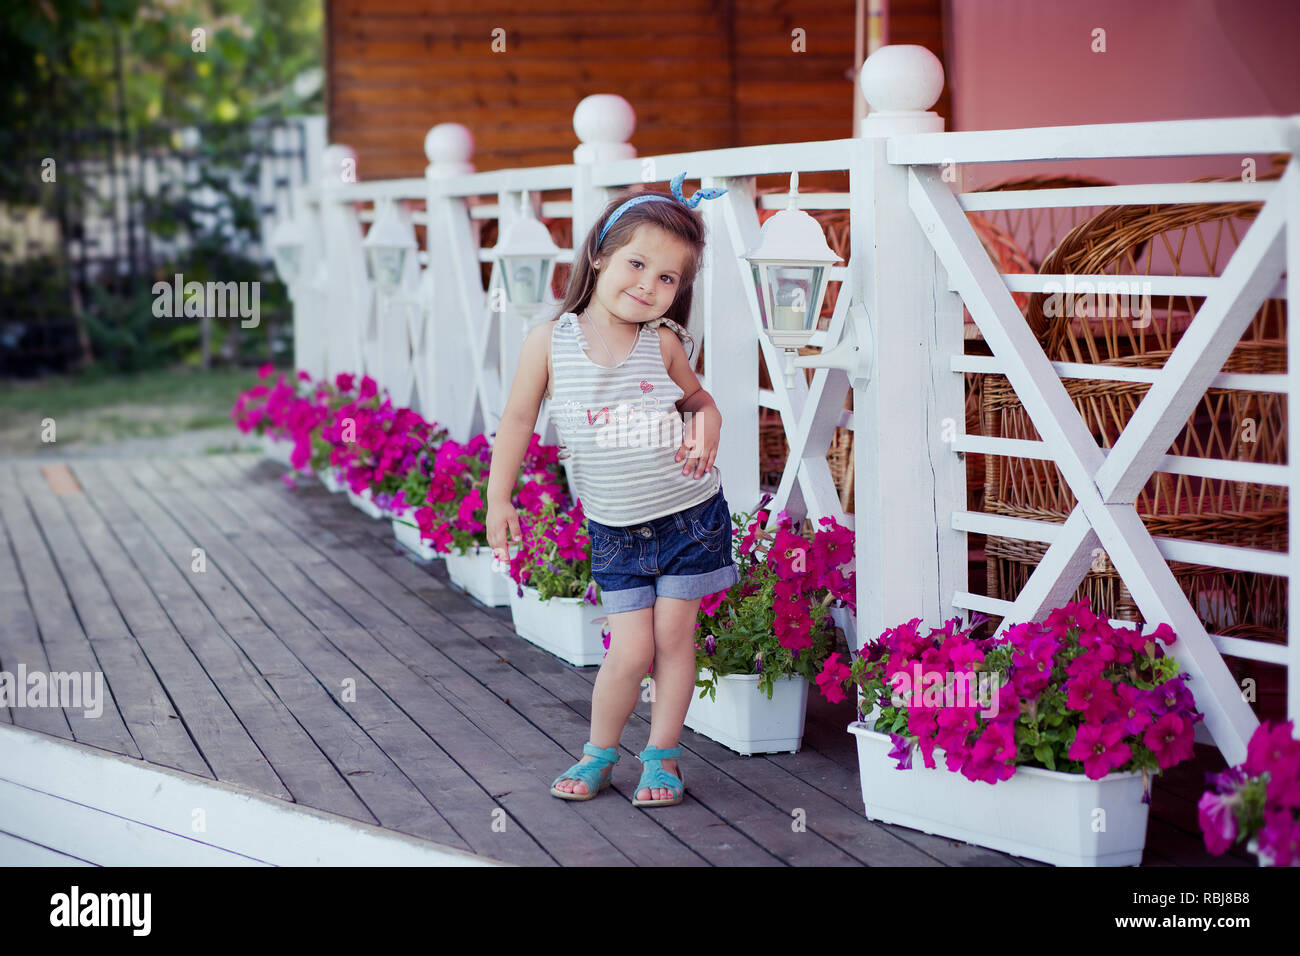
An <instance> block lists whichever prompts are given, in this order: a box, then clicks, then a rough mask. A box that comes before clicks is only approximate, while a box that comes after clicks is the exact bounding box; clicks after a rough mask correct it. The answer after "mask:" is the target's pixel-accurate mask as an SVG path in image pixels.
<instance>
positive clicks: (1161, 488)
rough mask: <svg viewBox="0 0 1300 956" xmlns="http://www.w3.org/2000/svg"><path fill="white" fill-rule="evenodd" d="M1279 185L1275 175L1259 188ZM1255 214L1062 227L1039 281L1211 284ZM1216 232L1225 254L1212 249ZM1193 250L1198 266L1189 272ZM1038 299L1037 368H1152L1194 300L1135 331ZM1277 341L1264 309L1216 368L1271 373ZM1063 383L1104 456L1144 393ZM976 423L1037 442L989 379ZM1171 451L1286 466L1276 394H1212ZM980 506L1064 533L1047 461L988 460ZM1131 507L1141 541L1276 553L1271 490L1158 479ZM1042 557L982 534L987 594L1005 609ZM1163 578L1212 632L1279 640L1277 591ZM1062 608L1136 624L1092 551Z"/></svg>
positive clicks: (1117, 218)
mask: <svg viewBox="0 0 1300 956" xmlns="http://www.w3.org/2000/svg"><path fill="white" fill-rule="evenodd" d="M1279 174H1280V171H1274V172H1273V173H1272V174H1270V175H1266V176H1261V177H1260V178H1261V179H1270V178H1276V177H1277V176H1278V175H1279ZM1226 178H1227V179H1231V178H1234V177H1226ZM1197 181H1198V182H1207V181H1216V179H1215V178H1213V177H1206V178H1204V179H1201V180H1197ZM1259 208H1260V204H1259V203H1204V204H1196V205H1156V206H1117V207H1108V208H1107V209H1105V210H1103V211H1102V212H1101V213H1099V214H1098V215H1096V216H1094V217H1093V218H1091V219H1089V220H1088V221H1087V222H1084V223H1082V224H1081V225H1079V226H1078V227H1076V228H1075V229H1073V230H1071V232H1070V233H1069V234H1068V235H1067V236H1066V237H1065V238H1064V239H1063V240H1062V241H1061V243H1060V244H1059V245H1058V246H1057V247H1056V249H1055V250H1053V252H1052V253H1051V254H1050V255H1049V256H1048V257H1047V258H1046V260H1045V261H1044V262H1043V264H1042V267H1041V270H1040V271H1041V272H1042V273H1045V274H1067V273H1068V274H1093V275H1096V274H1102V273H1112V274H1126V275H1142V274H1147V275H1151V274H1164V272H1163V269H1165V268H1171V269H1172V274H1175V275H1218V274H1219V272H1220V270H1221V268H1222V266H1223V264H1224V261H1226V260H1227V259H1228V258H1229V256H1230V254H1231V251H1232V249H1233V248H1235V245H1236V240H1237V239H1238V237H1239V235H1240V232H1241V231H1244V230H1242V229H1239V228H1238V226H1239V222H1238V221H1239V220H1244V221H1247V223H1248V221H1249V220H1252V219H1253V218H1254V217H1255V215H1256V214H1257V213H1258V211H1259ZM1207 233H1210V234H1211V235H1208V236H1207ZM1229 235H1230V236H1231V237H1232V240H1233V242H1232V244H1231V245H1228V244H1227V243H1226V242H1225V241H1224V240H1225V239H1226V238H1227V236H1229ZM1189 240H1190V241H1189ZM1198 251H1199V252H1200V253H1201V254H1202V255H1201V259H1202V260H1203V261H1200V262H1197V261H1196V253H1197V252H1198ZM1160 253H1164V254H1165V255H1167V256H1168V259H1169V264H1168V266H1166V265H1165V264H1163V263H1161V265H1160V268H1158V269H1154V270H1153V269H1152V264H1153V258H1154V257H1156V256H1157V255H1158V254H1160ZM1220 260H1223V261H1220ZM1046 301H1047V296H1046V295H1045V294H1042V293H1034V294H1032V295H1031V296H1030V297H1029V308H1028V310H1027V312H1026V321H1027V322H1028V324H1029V326H1030V328H1031V329H1033V330H1034V332H1035V334H1036V335H1037V337H1038V339H1039V341H1040V342H1041V343H1042V345H1043V349H1044V352H1045V353H1046V354H1047V357H1048V358H1049V359H1050V360H1052V361H1072V362H1086V363H1091V364H1098V365H1114V366H1124V367H1139V368H1160V367H1162V366H1163V365H1164V363H1165V361H1166V360H1167V359H1168V357H1169V355H1170V353H1171V352H1172V350H1173V348H1174V347H1175V346H1176V344H1177V342H1178V340H1179V339H1180V338H1181V336H1182V334H1183V332H1184V331H1185V330H1186V328H1187V326H1188V324H1189V323H1190V322H1191V320H1192V318H1193V317H1194V316H1195V314H1196V311H1197V309H1199V308H1200V306H1201V304H1202V303H1203V302H1204V297H1192V296H1156V297H1151V302H1150V305H1144V308H1143V311H1142V315H1141V318H1140V320H1135V319H1136V317H1134V316H1129V315H1128V314H1127V309H1122V310H1121V309H1106V310H1104V311H1105V312H1108V313H1110V312H1118V313H1119V314H1118V315H1111V314H1104V315H1101V316H1096V315H1092V314H1086V315H1082V316H1080V315H1075V314H1073V312H1074V310H1073V309H1070V308H1062V309H1054V310H1050V311H1052V312H1054V313H1056V314H1053V315H1049V314H1048V311H1049V310H1047V309H1045V304H1046ZM1088 311H1089V312H1092V311H1099V310H1088ZM1285 334H1286V332H1285V303H1284V302H1283V301H1282V300H1266V301H1265V303H1264V305H1263V306H1262V307H1261V309H1260V310H1259V312H1258V314H1256V316H1255V317H1254V319H1253V320H1252V322H1251V326H1250V329H1249V331H1248V332H1247V333H1246V335H1245V336H1244V337H1243V340H1242V341H1241V342H1240V343H1239V344H1238V345H1237V346H1236V348H1235V349H1234V350H1233V352H1232V353H1231V355H1230V356H1229V358H1228V360H1227V362H1226V363H1225V364H1224V369H1223V370H1224V371H1225V372H1270V373H1279V372H1284V371H1285V368H1286V343H1285ZM1063 384H1064V386H1065V389H1066V391H1067V393H1068V394H1069V396H1070V398H1071V399H1072V401H1073V402H1074V405H1075V407H1076V408H1077V409H1078V410H1079V413H1080V415H1081V416H1082V417H1083V419H1084V421H1085V422H1086V424H1087V426H1088V428H1089V429H1090V431H1091V432H1092V434H1093V437H1094V438H1095V439H1096V440H1097V442H1098V443H1099V444H1100V445H1101V446H1102V447H1106V448H1109V447H1111V446H1113V444H1114V442H1115V439H1116V438H1117V437H1118V435H1119V434H1120V432H1121V431H1122V430H1123V428H1124V426H1125V425H1126V424H1127V423H1128V422H1129V420H1130V419H1131V418H1132V416H1133V412H1134V410H1135V409H1136V408H1137V405H1138V403H1139V402H1140V401H1141V400H1142V398H1143V396H1144V395H1145V394H1146V392H1147V390H1148V388H1149V387H1150V386H1149V385H1145V384H1136V383H1127V382H1104V381H1091V380H1081V379H1065V380H1063ZM981 419H982V422H981V424H982V431H983V433H984V434H986V435H995V436H1002V437H1007V438H1023V439H1030V440H1037V439H1038V437H1039V436H1038V434H1037V432H1036V431H1035V429H1034V427H1033V425H1032V423H1031V422H1030V420H1029V417H1028V415H1026V414H1025V411H1024V408H1023V406H1022V405H1021V404H1020V400H1019V399H1018V398H1017V397H1016V395H1015V393H1014V391H1013V390H1012V389H1011V387H1010V385H1009V383H1008V382H1007V380H1006V378H1005V377H1003V376H1000V375H991V376H987V377H986V380H985V382H984V383H983V389H982V396H981ZM1247 419H1253V420H1254V422H1255V423H1256V425H1255V428H1254V431H1255V435H1256V436H1257V439H1258V440H1254V441H1252V440H1249V439H1247V440H1241V439H1242V427H1243V424H1244V423H1245V421H1246V420H1247ZM1170 453H1171V454H1176V455H1191V456H1196V457H1207V458H1217V459H1221V460H1230V461H1259V462H1274V463H1282V462H1285V461H1286V453H1287V450H1286V404H1285V396H1283V395H1276V394H1268V393H1260V392H1240V391H1234V390H1232V389H1224V388H1211V389H1209V390H1208V391H1207V393H1206V395H1205V396H1204V398H1203V399H1202V400H1201V402H1200V404H1199V405H1198V406H1197V408H1196V410H1195V412H1194V413H1193V414H1192V415H1191V417H1190V418H1189V420H1188V422H1187V424H1186V426H1185V427H1184V428H1183V429H1182V431H1181V432H1180V433H1179V435H1178V437H1177V438H1176V439H1175V440H1174V443H1173V446H1172V448H1171V449H1170ZM984 501H985V510H987V511H989V512H990V513H994V514H1003V515H1009V516H1013V517H1024V518H1034V519H1039V520H1049V521H1057V522H1064V521H1065V519H1066V517H1067V516H1068V515H1069V513H1070V511H1071V510H1072V509H1073V508H1074V505H1075V499H1074V496H1073V495H1072V494H1071V492H1070V490H1069V488H1068V486H1067V485H1066V483H1065V481H1064V480H1063V478H1062V476H1061V474H1060V472H1059V470H1058V469H1057V467H1056V466H1055V464H1053V463H1052V462H1045V461H1035V460H1028V459H1019V458H1006V457H1000V456H999V457H992V460H991V461H990V462H989V466H988V468H987V469H986V479H985V494H984ZM1135 504H1136V507H1137V511H1138V514H1139V515H1140V516H1141V518H1142V520H1143V523H1144V524H1145V525H1146V527H1147V529H1148V530H1149V531H1150V532H1151V534H1153V535H1157V536H1165V537H1172V538H1186V539H1195V540H1199V541H1210V542H1217V543H1224V544H1234V545H1240V546H1245V547H1251V548H1259V549H1263V550H1271V551H1285V550H1286V548H1287V501H1286V491H1285V489H1284V488H1277V487H1273V486H1262V485H1255V484H1249V483H1242V482H1231V481H1226V480H1221V479H1213V478H1199V477H1194V476H1187V475H1171V474H1165V473H1161V472H1157V473H1155V474H1154V475H1152V476H1151V478H1150V480H1149V481H1148V482H1147V484H1146V485H1145V487H1144V488H1143V489H1142V490H1141V492H1140V493H1139V495H1138V496H1137V499H1136V502H1135ZM1045 551H1046V545H1043V544H1040V543H1037V542H1024V541H1018V540H1013V539H1007V538H999V537H995V536H989V538H988V540H987V543H986V556H987V561H988V580H987V590H988V594H989V596H990V597H994V598H1005V599H1013V598H1014V597H1015V595H1016V594H1017V593H1019V591H1020V589H1021V588H1022V587H1023V586H1024V584H1025V582H1026V581H1027V580H1028V578H1029V575H1030V574H1031V573H1032V572H1033V570H1034V567H1035V566H1036V565H1037V564H1038V562H1039V560H1040V559H1041V558H1042V556H1043V554H1044V553H1045ZM1170 568H1171V570H1172V572H1173V574H1174V577H1175V579H1176V580H1177V581H1178V582H1179V584H1180V586H1181V587H1182V588H1183V590H1184V592H1185V593H1186V594H1187V596H1188V599H1189V601H1190V602H1191V604H1192V606H1193V607H1194V608H1196V610H1197V612H1198V614H1199V616H1200V617H1201V619H1202V621H1203V623H1204V624H1205V626H1206V627H1207V629H1209V630H1210V631H1211V633H1220V634H1233V633H1238V634H1246V633H1249V634H1250V635H1252V636H1255V637H1259V636H1261V635H1272V636H1273V637H1274V638H1275V639H1281V638H1282V635H1284V634H1285V629H1286V582H1285V580H1283V579H1279V578H1270V577H1265V576H1261V575H1256V574H1251V573H1245V572H1238V571H1229V570H1224V569H1219V568H1211V567H1204V566H1198V565H1190V564H1185V563H1181V562H1172V563H1171V565H1170ZM1075 599H1076V600H1086V601H1089V602H1090V604H1091V605H1092V606H1093V607H1094V608H1095V609H1097V610H1099V611H1105V612H1106V613H1107V614H1109V615H1110V616H1112V617H1115V618H1118V619H1121V620H1133V621H1138V620H1141V615H1140V613H1139V612H1138V609H1137V607H1136V605H1135V603H1134V601H1133V598H1132V595H1130V594H1129V593H1128V590H1127V589H1126V588H1125V586H1124V584H1123V582H1122V581H1121V580H1120V579H1119V577H1118V575H1117V573H1116V571H1115V569H1114V567H1113V566H1112V565H1111V564H1110V562H1109V561H1108V560H1107V558H1106V556H1105V554H1104V553H1099V554H1098V555H1097V557H1096V560H1095V561H1094V564H1093V567H1092V569H1091V570H1090V571H1089V573H1088V575H1087V576H1086V577H1085V579H1084V581H1083V584H1082V585H1081V586H1080V588H1079V589H1078V591H1077V593H1076V595H1075Z"/></svg>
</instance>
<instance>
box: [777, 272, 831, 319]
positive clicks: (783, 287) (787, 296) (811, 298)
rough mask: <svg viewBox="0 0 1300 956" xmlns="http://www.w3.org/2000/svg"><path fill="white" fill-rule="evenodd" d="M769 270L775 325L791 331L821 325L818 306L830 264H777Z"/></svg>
mask: <svg viewBox="0 0 1300 956" xmlns="http://www.w3.org/2000/svg"><path fill="white" fill-rule="evenodd" d="M768 274H769V281H770V282H771V285H772V298H773V308H772V325H771V327H772V328H773V329H780V330H782V331H789V332H798V331H805V332H809V331H813V330H814V329H815V328H816V325H817V315H816V314H815V311H814V310H816V309H817V308H818V306H819V305H820V303H821V295H820V293H821V284H822V277H823V276H824V275H825V274H826V267H825V266H820V265H785V264H777V265H773V266H771V267H770V268H769V269H768Z"/></svg>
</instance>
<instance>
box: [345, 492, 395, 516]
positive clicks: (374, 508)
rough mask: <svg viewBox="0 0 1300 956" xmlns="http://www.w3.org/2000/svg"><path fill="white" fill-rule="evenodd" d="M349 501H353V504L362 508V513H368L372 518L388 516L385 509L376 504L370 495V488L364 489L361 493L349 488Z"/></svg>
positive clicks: (359, 508)
mask: <svg viewBox="0 0 1300 956" xmlns="http://www.w3.org/2000/svg"><path fill="white" fill-rule="evenodd" d="M348 501H350V502H352V504H353V506H354V507H356V508H357V509H358V510H360V511H361V512H362V513H364V514H368V515H370V517H372V518H383V517H386V515H385V514H384V512H383V509H382V508H380V507H379V505H377V504H375V502H374V499H373V498H371V497H370V489H369V488H367V489H365V490H364V491H362V492H361V494H357V493H356V492H355V491H353V490H352V489H351V488H349V489H348Z"/></svg>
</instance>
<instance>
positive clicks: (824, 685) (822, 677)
mask: <svg viewBox="0 0 1300 956" xmlns="http://www.w3.org/2000/svg"><path fill="white" fill-rule="evenodd" d="M850 673H851V671H850V670H849V669H848V668H847V667H846V666H844V664H843V663H841V661H840V655H839V654H838V653H835V654H832V655H831V656H830V657H828V658H826V663H825V664H824V665H823V666H822V672H821V673H820V674H818V675H817V686H818V687H819V688H820V689H821V692H822V696H823V697H825V698H826V699H827V700H828V701H830V702H831V703H832V704H838V703H839V702H840V701H842V700H844V682H845V681H846V680H848V678H849V675H850Z"/></svg>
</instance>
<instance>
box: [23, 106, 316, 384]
mask: <svg viewBox="0 0 1300 956" xmlns="http://www.w3.org/2000/svg"><path fill="white" fill-rule="evenodd" d="M323 136H324V123H323V118H321V117H301V118H292V119H287V120H273V121H255V122H252V123H245V124H212V125H206V126H188V127H178V126H161V125H160V126H151V127H145V128H139V129H127V128H122V127H89V128H58V127H51V128H49V129H47V130H44V131H41V132H36V133H23V134H21V135H19V134H13V133H8V132H5V131H0V149H3V152H4V155H5V156H6V157H7V158H9V160H10V163H11V165H10V169H11V170H15V171H16V175H13V176H10V177H8V181H7V182H5V183H4V187H5V188H4V191H3V194H2V195H0V375H5V374H9V375H15V374H38V373H40V372H42V371H51V370H61V369H63V368H66V367H67V366H68V365H69V364H71V363H73V362H75V361H76V359H77V358H78V357H79V356H81V355H82V354H84V352H85V351H86V349H87V347H88V342H87V341H86V336H85V333H84V331H82V327H81V323H79V322H78V321H77V320H76V319H77V317H79V316H81V317H84V316H87V315H92V316H93V315H94V314H95V313H96V311H97V310H98V309H99V305H98V303H102V302H104V301H106V297H109V298H111V299H115V300H118V301H126V302H130V301H132V300H134V299H135V298H136V297H138V296H140V295H143V294H145V293H147V291H148V289H149V288H150V286H151V285H152V283H153V282H154V281H156V280H157V279H158V278H160V277H162V275H163V273H165V272H167V270H168V269H169V268H170V267H172V266H173V265H174V264H176V263H177V262H179V261H181V260H182V259H183V258H184V257H185V256H186V255H187V254H195V253H196V252H198V251H200V250H202V249H204V248H205V247H211V248H214V249H215V248H220V249H222V250H223V251H224V254H226V255H228V256H232V257H238V258H239V259H241V260H245V261H247V263H249V268H261V269H269V261H270V260H269V256H268V255H267V253H266V251H265V249H264V248H263V244H262V242H261V236H262V233H263V228H262V227H263V224H264V223H268V222H273V221H275V220H277V219H279V218H280V217H282V216H284V215H287V214H291V213H292V202H293V190H294V189H295V188H296V187H298V186H300V185H302V184H303V183H306V182H308V181H310V180H311V179H312V176H313V171H312V164H313V162H314V157H315V156H318V155H319V153H320V145H321V143H322V142H323ZM267 275H268V278H269V277H270V273H269V271H268V273H267ZM167 278H170V276H167ZM100 318H101V319H102V320H103V321H106V322H108V323H112V322H114V321H117V320H118V319H117V317H116V316H114V315H103V316H100ZM205 332H206V329H205ZM205 342H206V335H205ZM205 354H206V352H205Z"/></svg>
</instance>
